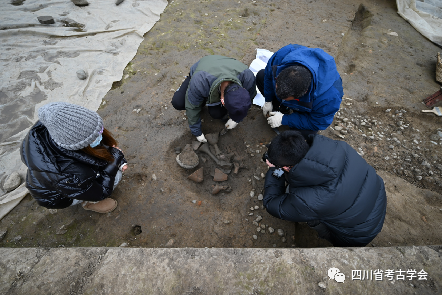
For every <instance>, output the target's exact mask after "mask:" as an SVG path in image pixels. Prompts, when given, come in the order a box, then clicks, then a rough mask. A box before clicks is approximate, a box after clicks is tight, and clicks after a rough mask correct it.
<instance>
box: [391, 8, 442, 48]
mask: <svg viewBox="0 0 442 295" xmlns="http://www.w3.org/2000/svg"><path fill="white" fill-rule="evenodd" d="M396 4H397V9H398V14H399V15H400V16H402V17H403V18H404V19H406V20H407V21H408V22H409V23H410V24H411V25H412V26H413V27H414V28H415V29H416V30H417V31H418V32H419V33H421V34H422V35H424V36H425V37H427V38H428V39H430V41H432V42H434V43H436V44H437V45H439V46H442V1H441V0H396Z"/></svg>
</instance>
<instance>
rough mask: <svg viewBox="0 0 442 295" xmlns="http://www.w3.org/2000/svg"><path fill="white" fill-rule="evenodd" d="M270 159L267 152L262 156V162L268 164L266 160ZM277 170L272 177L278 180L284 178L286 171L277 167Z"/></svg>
mask: <svg viewBox="0 0 442 295" xmlns="http://www.w3.org/2000/svg"><path fill="white" fill-rule="evenodd" d="M268 159H269V154H268V153H267V152H265V153H264V154H263V155H262V160H263V161H264V162H266V160H268ZM269 162H270V160H269ZM275 168H276V169H275V170H274V171H273V173H272V175H273V176H274V177H276V178H280V177H281V176H283V175H284V170H283V169H282V168H278V167H276V166H275Z"/></svg>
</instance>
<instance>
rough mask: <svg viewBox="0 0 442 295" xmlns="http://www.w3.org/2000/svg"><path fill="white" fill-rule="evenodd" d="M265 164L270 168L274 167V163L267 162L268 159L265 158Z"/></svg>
mask: <svg viewBox="0 0 442 295" xmlns="http://www.w3.org/2000/svg"><path fill="white" fill-rule="evenodd" d="M266 164H267V165H268V166H269V167H270V168H272V167H275V165H273V164H272V163H270V162H269V159H266Z"/></svg>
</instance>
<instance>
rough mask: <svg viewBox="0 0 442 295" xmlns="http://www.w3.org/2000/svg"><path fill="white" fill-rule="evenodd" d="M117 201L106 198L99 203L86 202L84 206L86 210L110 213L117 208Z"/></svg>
mask: <svg viewBox="0 0 442 295" xmlns="http://www.w3.org/2000/svg"><path fill="white" fill-rule="evenodd" d="M117 204H118V203H117V201H115V200H114V199H111V198H106V199H104V200H101V201H99V202H97V203H92V202H87V201H84V202H83V203H82V206H83V208H84V210H90V211H94V212H98V213H109V212H112V211H114V209H115V208H117Z"/></svg>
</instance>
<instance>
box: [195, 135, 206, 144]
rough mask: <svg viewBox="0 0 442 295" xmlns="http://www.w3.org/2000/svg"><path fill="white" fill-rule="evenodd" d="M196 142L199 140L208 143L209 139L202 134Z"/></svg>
mask: <svg viewBox="0 0 442 295" xmlns="http://www.w3.org/2000/svg"><path fill="white" fill-rule="evenodd" d="M196 140H198V141H199V142H207V139H206V137H205V136H204V134H201V135H200V136H197V137H196Z"/></svg>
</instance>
